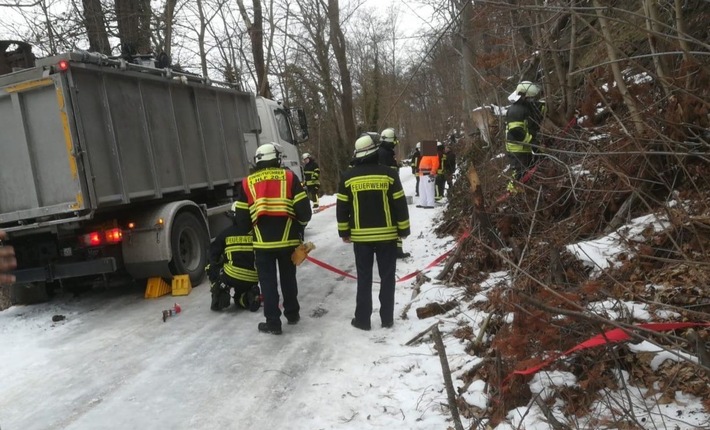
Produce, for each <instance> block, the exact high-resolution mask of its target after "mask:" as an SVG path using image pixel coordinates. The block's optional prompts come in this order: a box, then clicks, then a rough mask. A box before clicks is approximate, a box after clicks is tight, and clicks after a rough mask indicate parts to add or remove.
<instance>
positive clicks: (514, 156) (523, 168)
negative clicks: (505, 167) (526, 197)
mask: <svg viewBox="0 0 710 430" xmlns="http://www.w3.org/2000/svg"><path fill="white" fill-rule="evenodd" d="M507 156H508V163H510V167H511V169H513V172H512V175H511V176H512V177H513V179H515V180H516V181H517V180H520V178H522V177H523V174H524V173H525V172H527V171H528V169H529V168H530V166H532V165H533V161H534V158H533V154H532V152H508V153H507Z"/></svg>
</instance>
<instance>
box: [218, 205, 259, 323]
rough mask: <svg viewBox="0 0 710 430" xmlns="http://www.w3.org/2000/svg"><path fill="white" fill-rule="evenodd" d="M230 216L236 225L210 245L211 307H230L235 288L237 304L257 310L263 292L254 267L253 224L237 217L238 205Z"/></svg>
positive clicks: (227, 229) (228, 214)
mask: <svg viewBox="0 0 710 430" xmlns="http://www.w3.org/2000/svg"><path fill="white" fill-rule="evenodd" d="M227 216H229V217H230V218H231V219H232V221H233V223H232V225H231V226H229V227H227V228H226V229H224V231H222V232H221V233H220V234H219V235H218V236H217V237H216V238H215V240H214V242H212V244H211V245H210V249H209V264H208V266H207V276H208V277H209V280H210V292H211V293H212V304H211V305H210V309H212V310H213V311H221V310H223V309H226V308H228V307H229V302H230V294H229V290H230V289H232V288H234V304H235V305H237V306H238V307H240V308H243V309H249V310H250V311H252V312H256V311H258V310H259V308H260V307H261V292H260V291H259V277H258V275H257V273H256V269H255V268H254V247H253V246H252V240H253V239H252V227H251V224H250V223H244V222H243V221H239V220H238V219H237V217H235V212H234V207H232V210H231V211H229V212H227Z"/></svg>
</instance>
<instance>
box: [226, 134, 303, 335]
mask: <svg viewBox="0 0 710 430" xmlns="http://www.w3.org/2000/svg"><path fill="white" fill-rule="evenodd" d="M281 153H282V151H281V148H280V147H279V145H278V144H276V143H267V144H264V145H262V146H260V147H258V148H257V149H256V155H255V157H254V159H255V161H256V170H255V171H254V172H253V173H252V174H250V175H249V176H248V177H247V178H246V179H245V180H243V181H242V191H243V192H242V193H239V195H238V196H237V201H236V203H235V213H236V217H237V218H238V219H239V220H240V221H247V222H251V225H252V226H253V228H254V232H253V237H254V261H255V263H256V271H257V273H258V275H259V284H260V285H261V292H262V295H263V299H264V317H265V318H266V322H263V323H259V326H258V329H259V331H260V332H262V333H271V334H281V310H280V309H279V289H278V287H279V285H278V281H277V272H278V280H279V281H280V283H281V294H283V315H284V316H285V317H286V320H287V321H288V323H289V324H297V323H298V321H299V320H300V313H299V312H300V306H299V304H298V283H297V281H296V265H295V264H293V262H292V261H291V254H292V253H293V250H294V249H296V247H297V246H298V245H300V244H301V242H302V241H303V230H304V229H305V227H306V224H308V221H310V219H311V205H310V202H309V201H308V197H307V196H306V192H305V191H304V190H303V187H302V186H301V183H300V182H299V181H298V177H296V175H295V174H294V173H293V172H292V171H291V170H289V169H285V168H283V167H282V166H281ZM277 268H278V269H277Z"/></svg>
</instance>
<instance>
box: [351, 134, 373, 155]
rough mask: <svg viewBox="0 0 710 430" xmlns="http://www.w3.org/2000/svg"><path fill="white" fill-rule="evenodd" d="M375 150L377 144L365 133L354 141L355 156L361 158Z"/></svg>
mask: <svg viewBox="0 0 710 430" xmlns="http://www.w3.org/2000/svg"><path fill="white" fill-rule="evenodd" d="M376 151H377V144H376V143H375V141H374V140H372V138H371V137H370V136H368V135H367V134H365V135H363V136H360V137H359V138H358V140H356V141H355V158H363V157H366V156H368V155H370V154H372V153H374V152H376Z"/></svg>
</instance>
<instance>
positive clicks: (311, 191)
mask: <svg viewBox="0 0 710 430" xmlns="http://www.w3.org/2000/svg"><path fill="white" fill-rule="evenodd" d="M319 191H320V185H306V195H307V196H308V199H309V200H310V201H312V202H313V203H318V196H319Z"/></svg>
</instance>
